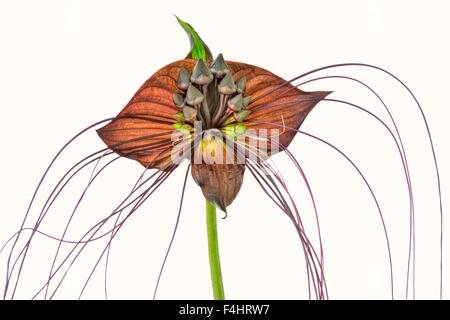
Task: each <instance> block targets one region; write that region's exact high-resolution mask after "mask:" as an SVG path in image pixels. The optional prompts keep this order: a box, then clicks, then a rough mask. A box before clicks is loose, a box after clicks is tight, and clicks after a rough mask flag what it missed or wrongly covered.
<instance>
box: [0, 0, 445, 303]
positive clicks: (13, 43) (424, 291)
mask: <svg viewBox="0 0 450 320" xmlns="http://www.w3.org/2000/svg"><path fill="white" fill-rule="evenodd" d="M449 12H450V5H449V4H448V1H375V0H373V1H369V0H366V1H361V0H359V1H356V0H355V1H284V0H278V1H258V2H255V1H247V2H243V1H234V0H233V1H226V2H217V3H216V2H213V1H82V0H64V1H4V0H2V1H0V108H1V125H0V130H1V131H0V132H1V137H2V143H1V145H2V152H1V155H2V156H1V166H0V173H1V175H0V188H1V189H0V190H1V192H0V195H1V196H0V199H1V201H0V204H1V206H0V219H1V220H0V221H1V223H0V242H1V243H2V244H3V243H4V242H5V241H6V240H7V239H8V238H9V236H10V235H11V234H12V233H13V232H15V231H16V230H17V229H18V228H19V226H20V222H21V219H22V218H23V215H24V213H25V211H26V207H27V205H28V201H29V199H30V197H31V195H32V192H33V190H34V188H35V186H36V184H37V182H38V180H39V178H40V176H41V174H42V173H43V172H44V170H45V167H46V165H47V164H48V163H49V161H50V160H51V158H52V157H53V155H54V154H55V153H56V151H57V150H58V149H59V148H60V147H61V146H62V144H63V143H64V142H65V141H67V140H68V139H69V138H70V137H71V136H73V135H74V134H75V133H76V132H78V131H80V130H81V129H83V128H84V127H86V126H88V125H89V124H91V123H94V122H96V121H98V120H101V119H104V118H107V117H112V116H115V115H116V114H117V113H118V112H119V111H120V110H121V109H122V108H123V106H124V105H125V104H126V103H127V102H128V100H129V99H130V98H131V96H132V95H133V94H134V93H135V91H136V90H137V89H138V87H139V86H140V85H141V84H142V83H143V82H144V81H145V80H146V79H147V78H148V77H150V76H151V75H152V74H153V73H154V72H155V71H156V70H158V69H159V68H161V67H163V66H164V65H166V64H168V63H170V62H172V61H174V60H178V59H181V58H183V57H184V56H185V55H186V53H187V51H188V39H187V37H186V35H185V33H184V31H183V30H182V29H181V28H180V27H179V26H178V24H177V23H176V20H175V18H174V17H173V16H172V14H177V15H179V16H180V17H181V18H182V19H184V20H186V21H188V22H190V23H191V24H192V25H193V26H194V27H195V28H196V30H197V31H198V32H199V34H200V35H201V36H202V38H203V39H204V40H205V42H206V43H207V44H208V45H209V47H210V49H211V50H212V51H213V53H214V54H218V53H220V52H222V53H223V54H224V56H225V58H226V59H228V60H234V61H242V62H247V63H250V64H254V65H258V66H260V67H263V68H266V69H268V70H270V71H272V72H273V73H275V74H277V75H279V76H281V77H283V78H285V79H289V78H292V77H294V76H296V75H299V74H302V73H304V72H306V71H309V70H312V69H314V68H317V67H321V66H325V65H329V64H334V63H343V62H363V63H370V64H374V65H377V66H380V67H383V68H386V69H387V70H390V71H392V72H393V73H394V74H396V75H397V76H399V77H400V78H401V79H402V80H404V81H405V82H406V84H408V85H409V86H410V87H411V89H412V90H413V91H414V93H415V94H416V95H417V97H418V99H419V100H420V101H421V102H422V104H423V108H424V112H425V114H426V116H427V117H428V120H429V125H430V128H431V131H432V135H433V138H434V141H435V148H436V152H437V158H438V162H439V164H440V169H441V181H442V191H443V193H442V194H443V201H444V231H445V233H444V280H443V281H444V298H448V297H449V295H450V255H449V254H448V248H449V244H450V232H447V230H448V227H449V225H450V224H449V218H448V209H449V208H448V181H450V180H449V179H450V171H449V167H448V165H447V164H448V163H449V161H450V153H449V148H448V134H449V130H448V119H449V118H450V112H449V108H450V105H449V103H448V100H447V99H448V86H449V81H448V74H449V72H450V63H449V58H448V57H450V45H449V42H448V33H449V31H450V23H449V20H448V13H449ZM325 74H327V75H350V76H356V77H358V78H360V79H363V80H365V81H366V82H367V83H369V84H371V85H373V86H374V88H376V89H377V90H378V91H379V92H380V93H381V94H382V95H383V97H385V98H386V102H387V103H388V106H389V107H390V108H391V110H392V113H393V115H394V117H395V119H396V120H397V121H398V125H399V128H400V131H401V133H402V136H403V137H404V142H405V146H406V150H407V151H406V152H407V156H408V161H409V163H410V168H411V175H412V183H413V188H414V195H415V204H416V207H415V208H416V215H417V216H416V228H417V230H416V236H417V238H416V298H421V299H422V298H423V299H435V298H438V297H439V230H440V229H439V205H438V198H437V189H436V180H435V172H434V169H433V162H432V157H431V152H430V147H429V144H428V140H427V136H426V131H425V127H424V124H423V122H422V121H421V118H420V114H419V112H418V109H417V107H416V106H415V105H414V103H413V101H412V99H411V97H409V96H408V94H407V93H406V91H405V90H404V89H402V87H401V86H399V85H398V83H396V82H395V81H393V80H392V79H390V78H389V77H387V76H386V75H383V74H381V73H380V72H376V71H374V70H372V71H370V70H367V69H362V68H346V69H344V68H341V69H334V70H330V71H327V72H324V73H321V74H320V75H325ZM309 78H311V77H309ZM303 89H305V90H332V91H335V93H333V95H332V96H331V97H334V98H337V99H339V98H342V99H346V100H348V101H352V102H354V103H358V104H360V105H363V106H364V107H367V108H368V109H369V110H371V111H373V112H374V113H376V114H377V115H379V116H380V118H382V119H384V120H386V121H388V118H387V116H386V113H385V111H384V110H383V108H382V106H381V105H380V104H379V103H377V100H376V99H374V98H373V96H371V95H370V93H368V92H367V91H365V90H363V89H361V87H358V86H357V85H355V84H351V83H348V82H346V81H345V80H329V81H322V82H316V83H312V84H309V85H307V86H305V87H304V88H303ZM391 127H392V126H391ZM302 129H303V130H304V131H307V132H310V133H313V134H315V135H318V136H320V137H321V138H324V139H326V140H328V141H330V142H332V143H334V144H335V145H336V146H338V147H340V148H341V149H342V150H343V151H344V152H346V153H347V154H348V155H349V157H351V158H352V159H353V160H355V162H356V163H357V164H358V165H359V166H360V168H361V170H362V171H363V172H364V173H365V174H366V177H367V179H368V180H369V182H370V183H371V185H372V187H373V189H374V191H375V193H376V195H377V197H378V198H379V201H380V203H381V207H382V210H383V213H384V214H385V219H386V223H387V229H388V232H389V236H390V240H391V247H392V257H393V269H394V289H395V290H394V291H395V292H394V293H395V298H398V299H403V298H405V290H406V289H405V288H406V270H407V253H408V231H409V209H408V208H409V207H408V203H409V202H408V197H407V192H406V184H405V179H404V175H403V171H402V167H401V162H400V160H399V159H400V158H399V155H398V153H396V147H395V145H394V144H393V142H392V139H390V137H389V135H388V134H387V133H386V131H385V130H384V129H383V128H382V127H381V126H380V125H379V123H377V121H376V120H374V119H373V118H371V117H369V116H367V114H364V113H362V112H361V111H357V110H354V109H352V108H350V107H348V106H343V105H339V104H333V103H329V102H323V103H320V104H319V105H318V106H317V107H316V108H315V109H314V110H313V111H312V112H311V114H310V115H309V116H308V118H307V120H306V121H305V123H304V125H303V126H302ZM102 147H103V145H102V142H101V141H100V139H99V138H98V137H97V136H96V134H95V132H93V131H92V132H91V133H90V134H88V135H87V136H86V137H85V138H83V139H81V140H80V141H79V142H77V143H76V144H75V145H74V147H73V148H72V149H70V150H69V151H68V152H67V153H66V154H65V155H64V156H63V158H62V159H61V160H60V162H58V164H57V166H56V167H55V171H53V172H52V176H51V177H50V180H49V181H48V183H47V184H46V186H45V187H44V189H43V193H42V194H41V198H40V200H39V201H43V200H42V199H44V198H45V196H46V195H48V192H49V191H50V190H51V189H50V188H51V186H52V183H54V182H55V181H56V178H58V177H60V176H61V175H62V174H63V173H64V169H67V168H69V167H70V165H71V164H74V163H75V162H76V161H78V160H80V159H81V158H82V157H83V156H85V155H87V154H88V152H89V151H94V150H96V149H100V148H102ZM290 149H291V151H292V152H293V153H294V154H295V155H296V156H297V158H298V160H299V162H300V163H301V164H302V166H303V169H304V170H305V172H306V174H307V176H308V178H309V180H310V183H311V187H312V189H313V191H314V195H315V197H316V201H317V204H318V210H319V216H320V222H321V228H322V237H323V243H324V251H325V271H326V276H327V281H328V289H329V293H330V298H332V299H372V298H373V299H389V298H390V291H389V288H390V282H389V264H388V258H387V251H386V242H385V239H384V234H383V228H382V225H381V222H380V217H379V215H378V212H377V210H376V207H375V205H374V202H373V199H372V198H371V196H370V193H369V192H368V190H367V188H366V187H365V185H364V183H363V182H362V180H361V178H360V177H359V176H358V174H357V173H356V172H355V170H354V169H353V168H352V167H351V166H350V165H349V164H348V162H346V161H345V159H343V158H342V157H340V156H339V154H338V153H336V152H335V151H333V150H332V149H330V148H329V147H327V146H325V145H323V144H321V143H319V142H317V141H314V140H312V139H310V138H308V137H304V136H300V135H298V136H297V137H296V138H295V140H294V142H293V143H292V145H291V148H290ZM274 161H275V162H276V163H277V165H278V166H279V167H280V169H281V170H282V172H283V173H284V175H285V178H286V179H287V181H288V184H289V186H290V190H291V192H292V193H293V195H294V196H295V199H296V201H297V204H298V206H299V208H300V210H301V214H302V217H303V218H304V219H305V223H306V226H307V229H308V230H309V232H310V234H311V236H312V238H313V239H315V237H314V234H315V229H314V224H313V222H314V220H313V211H312V205H311V202H310V200H309V198H308V195H307V193H306V189H305V187H304V185H303V183H302V180H301V177H300V176H299V175H298V173H296V171H295V169H294V168H293V167H292V165H291V164H290V162H289V161H288V160H287V158H286V157H285V156H283V155H277V156H276V157H274ZM141 170H142V168H141V167H140V166H139V165H138V164H137V163H134V162H132V161H130V160H126V159H122V160H120V161H118V163H117V164H116V165H114V166H113V167H112V168H111V169H110V170H107V171H106V172H105V173H104V175H103V176H102V178H101V179H99V180H100V181H99V182H98V183H97V184H95V186H93V188H92V190H91V191H90V192H89V194H88V195H87V196H86V199H85V201H84V202H83V205H82V206H81V207H80V210H79V212H78V213H77V216H76V221H75V226H76V227H74V228H75V229H74V230H73V233H71V232H72V231H71V232H69V234H68V235H67V237H68V238H69V239H71V240H76V237H77V236H78V237H79V236H80V234H82V233H81V232H82V231H84V230H86V228H87V227H88V226H90V225H91V224H93V223H94V222H96V221H98V220H100V219H101V218H102V217H105V216H106V215H107V214H108V209H110V206H112V205H113V204H117V203H118V202H119V201H120V200H121V197H123V195H124V194H125V192H126V190H128V189H129V188H130V187H131V186H132V184H133V182H135V180H136V179H137V177H138V176H139V174H140V173H141ZM184 173H185V167H182V168H180V170H178V171H177V172H176V173H175V174H174V176H173V177H171V178H170V180H169V181H168V182H167V183H165V184H164V186H163V187H162V188H161V189H160V190H158V192H157V193H155V195H154V196H152V198H150V199H149V201H148V203H146V205H145V206H143V207H142V208H141V210H139V211H138V212H137V213H136V214H135V215H134V216H133V217H132V218H131V219H130V220H129V221H128V222H127V223H126V224H125V226H124V227H123V229H122V230H121V231H120V232H119V234H118V236H117V238H116V239H115V241H114V242H113V245H112V248H111V256H110V262H109V274H108V298H117V299H128V298H139V299H150V298H151V297H152V294H153V288H154V285H155V282H156V278H157V275H158V271H159V268H160V265H161V262H162V259H163V257H164V252H165V250H166V248H167V245H168V242H169V240H170V237H171V232H172V229H173V226H174V223H175V220H176V215H177V207H178V201H179V195H180V191H181V184H182V181H183V177H184ZM83 179H84V180H83ZM86 181H87V176H83V175H81V176H80V180H79V181H78V182H76V183H74V184H73V185H71V186H69V189H68V191H67V192H66V193H65V196H63V197H62V199H61V201H59V202H58V203H56V204H55V208H54V210H53V211H52V213H51V214H49V217H48V220H45V223H43V225H42V230H43V231H46V232H48V233H50V234H52V235H55V236H58V235H61V233H62V230H63V226H64V224H65V221H66V220H67V217H68V214H69V213H70V210H71V208H72V207H73V201H74V199H76V197H77V196H79V195H80V193H81V189H82V187H84V186H85V183H86ZM40 203H41V204H42V202H40ZM183 208H184V209H183V211H182V216H181V221H180V225H179V230H178V233H177V235H176V238H175V242H174V245H173V248H172V251H171V254H170V256H169V258H168V261H167V265H166V271H165V273H164V275H163V277H162V280H161V285H160V290H159V294H158V296H157V297H158V298H160V299H182V298H192V299H209V298H211V297H212V293H211V288H210V279H209V269H208V258H207V250H206V234H205V232H206V230H205V216H204V215H205V214H204V203H203V200H202V195H201V192H200V189H199V188H198V187H197V186H195V184H194V182H193V181H192V179H189V181H188V186H187V192H186V201H185V203H184V207H183ZM38 209H39V207H36V208H35V209H34V210H35V211H34V212H35V213H36V212H38ZM218 224H219V233H220V234H219V237H220V249H221V258H222V269H223V274H224V282H225V290H226V296H227V298H231V299H258V298H268V299H283V298H286V299H304V298H307V290H306V278H305V271H304V259H303V256H302V252H301V249H300V243H299V241H298V237H297V235H296V233H295V230H294V228H293V226H292V225H291V224H290V221H289V220H288V219H287V218H286V217H285V216H284V215H283V214H282V213H281V212H280V211H279V210H277V208H276V207H275V206H274V205H273V204H271V202H270V200H269V199H268V198H267V197H266V196H265V195H264V194H263V193H262V192H261V190H260V189H259V187H258V185H257V184H256V182H255V181H254V180H253V179H252V178H251V175H250V174H247V175H246V177H245V181H244V186H243V188H242V190H241V192H240V194H239V196H238V198H237V199H236V200H235V202H234V203H233V204H232V205H231V206H230V207H229V214H228V218H227V219H225V220H219V221H218ZM36 239H37V240H36V242H35V244H34V246H33V247H32V250H31V253H30V257H29V259H28V260H27V264H26V267H25V269H24V278H23V281H21V282H20V286H19V290H18V293H17V294H18V295H17V297H20V298H29V297H30V295H31V293H32V292H35V291H36V289H37V288H38V286H39V285H40V284H42V280H43V279H45V277H46V275H47V273H48V263H50V262H51V259H52V256H51V252H54V249H55V243H54V241H49V240H46V239H44V238H42V237H37V238H36ZM93 247H95V246H93ZM52 250H53V251H52ZM98 255H99V251H95V250H88V251H86V252H85V253H84V255H83V258H82V259H81V261H80V263H79V264H75V265H74V267H73V270H72V271H71V272H70V274H69V277H68V278H67V281H66V282H65V284H64V286H63V287H62V288H61V291H58V294H57V295H56V296H55V297H56V298H77V297H78V294H79V291H80V289H81V287H82V283H84V281H85V280H86V278H87V277H88V275H89V270H90V269H92V266H93V263H95V259H96V258H97V257H98ZM5 259H6V255H5V253H2V255H1V257H0V261H1V263H2V264H1V268H0V270H1V274H0V276H1V278H0V279H4V272H5V268H4V266H5ZM103 270H104V260H102V262H101V264H100V266H99V269H98V270H97V272H96V273H95V274H94V277H93V280H92V282H91V283H90V285H89V286H88V289H87V291H86V292H85V295H83V298H103V297H104V295H103V293H104V287H103V277H102V275H103V274H104V271H103Z"/></svg>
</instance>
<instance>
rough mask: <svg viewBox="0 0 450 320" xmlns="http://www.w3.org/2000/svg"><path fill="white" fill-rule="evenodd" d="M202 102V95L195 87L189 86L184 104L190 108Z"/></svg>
mask: <svg viewBox="0 0 450 320" xmlns="http://www.w3.org/2000/svg"><path fill="white" fill-rule="evenodd" d="M202 101H203V94H202V93H201V92H200V91H199V90H198V89H197V88H196V87H194V86H193V85H192V84H190V85H189V87H188V89H187V92H186V102H187V103H188V104H189V105H191V106H195V105H197V104H199V103H201V102H202Z"/></svg>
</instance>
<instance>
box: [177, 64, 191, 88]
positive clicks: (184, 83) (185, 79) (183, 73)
mask: <svg viewBox="0 0 450 320" xmlns="http://www.w3.org/2000/svg"><path fill="white" fill-rule="evenodd" d="M189 77H190V75H189V72H188V71H187V70H186V69H185V68H181V69H180V73H179V75H178V82H177V87H178V88H180V89H182V90H186V89H187V88H188V87H189Z"/></svg>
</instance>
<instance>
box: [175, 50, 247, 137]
mask: <svg viewBox="0 0 450 320" xmlns="http://www.w3.org/2000/svg"><path fill="white" fill-rule="evenodd" d="M246 84H247V79H246V78H245V77H242V78H240V79H238V80H237V81H234V79H233V76H232V74H231V72H230V70H229V69H228V66H227V64H226V62H225V60H224V58H223V55H222V54H219V55H218V56H217V58H216V59H215V60H214V62H213V63H212V64H211V65H210V66H209V67H208V66H207V65H206V64H205V62H204V61H202V60H198V62H197V63H196V65H195V66H194V68H193V70H192V74H189V71H188V70H186V69H184V68H181V69H180V72H179V75H178V81H177V87H178V89H180V90H179V92H174V93H173V102H174V103H175V105H176V106H177V107H178V108H179V109H180V112H178V113H176V114H175V115H174V118H175V119H176V120H177V123H176V124H175V125H174V127H175V128H176V129H183V130H189V128H192V125H193V124H194V122H195V121H201V123H202V128H203V129H204V130H207V129H213V128H215V129H220V130H222V132H224V133H225V134H227V135H231V136H235V135H236V133H239V134H242V133H244V132H245V129H246V128H245V126H244V125H243V124H242V121H244V120H245V119H246V118H247V117H248V115H249V114H250V111H249V110H245V108H246V107H247V106H248V105H249V103H250V97H249V96H245V87H246Z"/></svg>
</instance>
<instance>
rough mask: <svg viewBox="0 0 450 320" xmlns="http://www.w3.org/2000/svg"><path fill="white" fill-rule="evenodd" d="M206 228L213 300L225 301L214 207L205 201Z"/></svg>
mask: <svg viewBox="0 0 450 320" xmlns="http://www.w3.org/2000/svg"><path fill="white" fill-rule="evenodd" d="M206 228H207V233H208V255H209V267H210V270H211V284H212V289H213V294H214V300H225V293H224V290H223V281H222V270H221V269H220V256H219V239H218V237H217V217H216V206H215V205H214V204H213V203H211V202H209V201H208V200H206Z"/></svg>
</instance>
